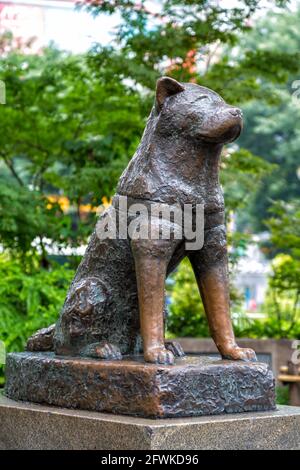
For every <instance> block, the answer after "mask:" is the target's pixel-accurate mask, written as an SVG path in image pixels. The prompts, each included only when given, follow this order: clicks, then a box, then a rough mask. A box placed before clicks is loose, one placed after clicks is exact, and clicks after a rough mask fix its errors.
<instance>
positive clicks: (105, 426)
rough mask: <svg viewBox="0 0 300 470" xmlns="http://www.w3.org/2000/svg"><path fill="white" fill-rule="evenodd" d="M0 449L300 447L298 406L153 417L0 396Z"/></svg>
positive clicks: (279, 448)
mask: <svg viewBox="0 0 300 470" xmlns="http://www.w3.org/2000/svg"><path fill="white" fill-rule="evenodd" d="M0 423H1V426H0V449H7V450H8V449H41V450H47V449H65V450H70V449H83V450H84V449H97V450H140V449H142V450H151V449H152V450H183V449H188V450H201V449H276V450H282V449H300V408H295V407H290V406H279V407H278V410H276V411H266V412H261V413H241V414H234V415H230V414H228V415H219V416H209V417H198V418H172V419H165V420H152V419H143V418H133V417H127V416H115V415H109V414H104V413H96V412H89V411H78V410H66V409H63V408H56V407H49V406H41V405H33V404H28V403H22V402H15V401H12V400H10V399H8V398H5V397H2V396H1V395H0Z"/></svg>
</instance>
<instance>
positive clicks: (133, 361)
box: [5, 352, 275, 418]
mask: <svg viewBox="0 0 300 470" xmlns="http://www.w3.org/2000/svg"><path fill="white" fill-rule="evenodd" d="M6 371H7V383H6V389H5V393H6V395H7V396H8V397H9V398H12V399H16V400H23V401H33V402H36V403H44V404H50V405H57V406H60V407H66V408H80V409H86V410H96V411H106V412H112V413H117V414H125V415H133V416H143V417H149V418H167V417H180V416H201V415H213V414H220V413H240V412H243V411H264V410H271V409H275V396H274V379H273V374H272V372H271V371H270V370H269V368H268V366H267V365H266V364H263V363H257V362H254V363H253V362H252V363H251V362H242V361H222V360H216V359H212V358H209V357H203V356H202V357H201V356H188V357H184V358H179V359H176V364H175V365H173V366H168V365H157V364H145V363H144V360H143V357H142V356H139V357H134V358H129V359H124V360H122V361H119V360H118V361H98V360H93V359H87V358H84V359H80V358H66V357H57V356H54V354H53V353H28V352H27V353H12V354H9V355H8V358H7V365H6Z"/></svg>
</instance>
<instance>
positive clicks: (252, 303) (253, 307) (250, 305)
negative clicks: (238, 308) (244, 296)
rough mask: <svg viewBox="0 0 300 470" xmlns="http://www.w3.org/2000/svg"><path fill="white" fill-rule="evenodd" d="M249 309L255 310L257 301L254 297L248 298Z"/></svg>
mask: <svg viewBox="0 0 300 470" xmlns="http://www.w3.org/2000/svg"><path fill="white" fill-rule="evenodd" d="M249 310H251V312H256V310H257V303H256V300H255V299H250V301H249Z"/></svg>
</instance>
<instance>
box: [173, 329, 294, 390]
mask: <svg viewBox="0 0 300 470" xmlns="http://www.w3.org/2000/svg"><path fill="white" fill-rule="evenodd" d="M177 341H178V342H179V343H180V345H181V346H182V348H183V350H184V351H185V352H186V354H198V355H209V356H215V357H216V356H219V352H218V350H217V347H216V345H215V343H214V341H213V340H212V339H211V338H188V337H185V338H177ZM237 342H238V344H239V346H240V347H242V348H251V349H254V351H255V352H256V355H257V358H258V361H260V362H266V363H267V364H269V365H270V367H271V369H272V370H273V374H274V377H275V380H276V381H277V385H281V384H280V382H279V381H278V375H279V374H280V367H281V366H286V365H287V363H288V361H290V360H291V355H292V353H293V351H294V349H293V348H292V343H293V340H291V339H286V338H282V339H270V338H268V339H253V338H238V341H237Z"/></svg>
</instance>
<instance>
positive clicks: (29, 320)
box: [0, 255, 74, 384]
mask: <svg viewBox="0 0 300 470" xmlns="http://www.w3.org/2000/svg"><path fill="white" fill-rule="evenodd" d="M73 275H74V271H72V270H71V269H68V267H67V266H58V265H57V266H54V267H53V268H52V269H50V270H46V269H41V268H40V267H38V266H36V268H35V269H34V268H33V269H31V271H24V269H23V267H22V266H21V265H20V263H19V262H18V261H15V260H12V259H9V258H8V257H6V256H4V255H1V257H0V312H1V314H0V341H3V342H4V344H5V346H6V350H7V352H10V351H22V350H24V347H25V344H26V340H27V339H28V337H29V336H30V335H31V334H33V333H34V332H35V331H37V330H38V329H39V328H43V327H46V326H49V325H50V324H52V323H54V322H56V320H57V318H58V315H59V310H60V308H61V307H62V305H63V302H64V298H65V295H66V290H67V288H68V285H69V283H70V282H71V279H72V277H73ZM0 367H1V366H0ZM1 371H2V372H1ZM1 374H3V368H2V369H1V368H0V384H1V382H3V377H2V375H1Z"/></svg>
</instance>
